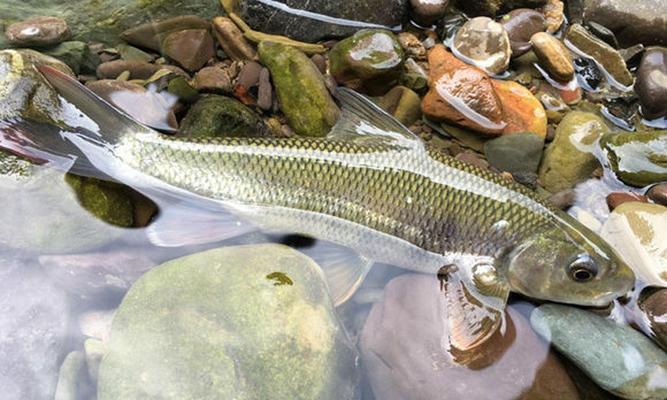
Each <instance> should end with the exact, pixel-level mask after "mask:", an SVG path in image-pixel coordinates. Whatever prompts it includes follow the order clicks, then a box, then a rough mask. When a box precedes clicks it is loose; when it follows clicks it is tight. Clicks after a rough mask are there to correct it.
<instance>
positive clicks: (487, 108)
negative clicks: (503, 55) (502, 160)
mask: <svg viewBox="0 0 667 400" xmlns="http://www.w3.org/2000/svg"><path fill="white" fill-rule="evenodd" d="M428 59H429V66H430V72H429V74H430V75H429V88H430V90H429V92H428V93H427V94H426V97H424V99H423V101H422V111H423V112H424V115H425V116H426V117H428V118H429V119H432V120H434V121H446V122H450V123H453V124H456V125H460V126H463V127H466V128H470V129H472V130H475V131H477V132H481V133H485V134H487V135H491V136H498V135H500V134H501V133H502V131H503V129H505V127H506V126H507V125H506V124H505V123H504V122H503V117H504V114H503V106H502V103H501V101H500V98H499V97H498V94H497V93H496V91H495V89H494V87H493V82H492V80H491V78H490V77H489V76H488V75H487V74H486V73H485V72H484V71H482V70H480V69H479V68H476V67H473V66H470V65H467V64H466V63H464V62H463V61H460V60H458V59H457V58H456V57H454V55H453V54H452V53H450V52H449V51H447V49H446V48H445V46H443V45H436V46H434V47H433V49H431V51H430V52H429V55H428Z"/></svg>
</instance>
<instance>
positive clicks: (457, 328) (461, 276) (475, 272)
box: [439, 264, 509, 364]
mask: <svg viewBox="0 0 667 400" xmlns="http://www.w3.org/2000/svg"><path fill="white" fill-rule="evenodd" d="M493 274H494V270H493V269H492V267H489V266H487V265H485V264H480V265H477V266H473V267H472V268H471V269H470V270H463V269H461V268H457V267H455V266H449V267H448V268H447V269H446V270H445V273H441V274H439V277H440V280H441V290H442V293H443V299H444V301H445V303H446V304H445V306H446V307H444V309H445V313H444V315H443V322H444V328H445V332H444V333H445V334H444V335H443V339H442V340H443V343H442V344H443V347H444V348H445V349H447V350H449V352H450V354H452V355H454V356H455V359H456V360H457V361H459V362H461V363H464V364H465V363H466V360H468V361H469V359H468V357H467V354H466V353H468V352H470V350H473V349H475V348H477V347H479V346H480V345H482V344H484V343H485V342H486V341H488V340H489V339H490V338H491V337H492V336H493V335H494V334H495V333H496V332H498V330H499V329H503V328H504V326H505V319H504V318H505V317H504V316H505V313H504V307H505V304H506V302H507V297H508V295H509V290H508V289H507V288H506V287H505V286H504V285H502V284H501V283H500V282H497V281H496V280H495V279H494V277H493Z"/></svg>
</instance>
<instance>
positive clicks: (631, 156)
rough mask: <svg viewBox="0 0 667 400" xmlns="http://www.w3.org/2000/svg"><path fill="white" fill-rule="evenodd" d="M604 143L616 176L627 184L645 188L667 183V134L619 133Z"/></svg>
mask: <svg viewBox="0 0 667 400" xmlns="http://www.w3.org/2000/svg"><path fill="white" fill-rule="evenodd" d="M601 143H602V147H603V149H604V151H605V153H606V154H607V157H608V158H609V162H610V164H611V168H612V169H613V170H614V173H616V176H617V177H618V178H619V179H620V180H622V181H623V182H625V183H626V184H628V185H632V186H637V187H644V186H648V185H651V184H653V183H656V182H663V181H667V131H653V132H638V133H618V134H613V135H607V136H605V137H604V138H603V139H602V142H601Z"/></svg>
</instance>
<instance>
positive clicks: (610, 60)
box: [565, 24, 634, 87]
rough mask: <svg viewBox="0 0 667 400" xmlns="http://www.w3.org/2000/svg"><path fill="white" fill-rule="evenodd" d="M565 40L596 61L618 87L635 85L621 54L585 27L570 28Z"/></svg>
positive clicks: (575, 25) (573, 26) (575, 26)
mask: <svg viewBox="0 0 667 400" xmlns="http://www.w3.org/2000/svg"><path fill="white" fill-rule="evenodd" d="M565 40H566V42H567V43H569V44H570V45H571V46H573V47H574V48H575V49H576V50H577V51H578V52H579V53H581V54H583V55H585V56H588V57H590V58H592V59H594V60H595V61H596V62H597V63H598V64H599V65H600V66H602V68H604V70H605V71H607V73H608V74H609V75H610V76H611V78H613V79H614V80H615V81H616V82H617V85H618V84H620V85H621V86H625V87H630V86H632V84H633V83H634V78H633V76H632V74H631V73H630V71H629V70H628V66H627V65H626V64H625V60H624V59H623V57H622V56H621V54H620V53H619V52H618V51H617V50H616V49H614V48H613V47H611V46H610V45H608V44H607V43H605V42H604V41H603V40H601V39H598V38H597V37H595V36H593V34H591V33H590V32H588V30H586V28H584V27H583V26H581V25H579V24H574V25H572V26H570V29H569V30H568V31H567V35H566V37H565Z"/></svg>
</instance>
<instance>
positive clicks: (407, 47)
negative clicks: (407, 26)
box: [398, 32, 426, 60]
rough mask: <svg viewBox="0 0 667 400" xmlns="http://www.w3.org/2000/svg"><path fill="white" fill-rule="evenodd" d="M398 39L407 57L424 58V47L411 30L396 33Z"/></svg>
mask: <svg viewBox="0 0 667 400" xmlns="http://www.w3.org/2000/svg"><path fill="white" fill-rule="evenodd" d="M398 41H399V43H401V47H402V48H403V50H404V51H405V54H406V55H407V56H408V57H411V58H415V59H417V60H425V59H426V48H425V47H424V44H423V43H422V42H421V40H419V38H418V37H417V36H416V35H415V34H414V33H411V32H401V33H399V34H398Z"/></svg>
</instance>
